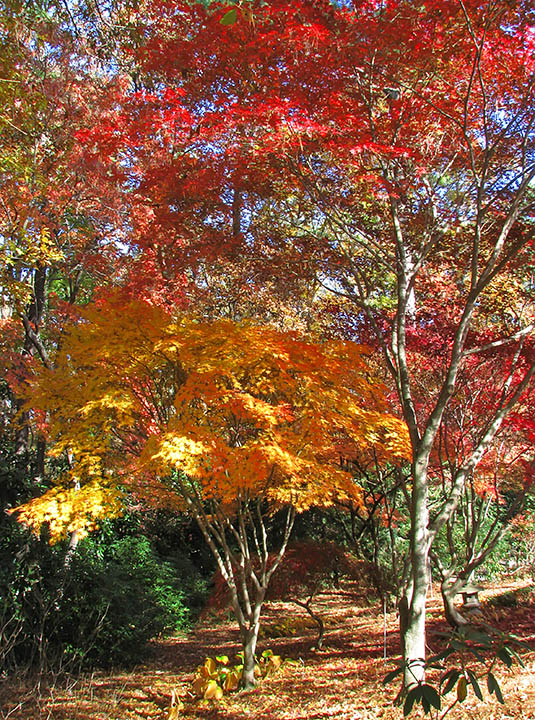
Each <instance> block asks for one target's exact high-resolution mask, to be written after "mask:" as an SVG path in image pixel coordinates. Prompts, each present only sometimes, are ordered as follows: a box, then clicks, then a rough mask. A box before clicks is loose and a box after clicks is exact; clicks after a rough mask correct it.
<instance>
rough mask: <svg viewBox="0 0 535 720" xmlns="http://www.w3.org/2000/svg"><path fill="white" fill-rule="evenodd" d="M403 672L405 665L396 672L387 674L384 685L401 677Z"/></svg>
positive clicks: (392, 671)
mask: <svg viewBox="0 0 535 720" xmlns="http://www.w3.org/2000/svg"><path fill="white" fill-rule="evenodd" d="M402 672H403V665H402V666H401V667H397V668H396V669H395V670H391V671H390V672H389V673H387V674H386V675H385V676H384V678H383V685H388V683H389V682H392V680H393V679H394V678H395V677H397V676H398V675H400V674H401V673H402Z"/></svg>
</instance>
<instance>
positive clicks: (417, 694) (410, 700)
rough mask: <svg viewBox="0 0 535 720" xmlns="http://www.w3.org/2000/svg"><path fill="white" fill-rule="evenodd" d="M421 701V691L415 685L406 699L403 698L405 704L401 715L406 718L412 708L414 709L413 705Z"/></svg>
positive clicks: (419, 687)
mask: <svg viewBox="0 0 535 720" xmlns="http://www.w3.org/2000/svg"><path fill="white" fill-rule="evenodd" d="M421 699H422V690H421V686H420V685H416V687H413V688H412V690H409V692H408V693H407V697H406V698H405V703H404V705H403V715H405V717H407V715H408V714H409V713H410V712H411V710H412V708H413V707H414V703H415V702H416V701H417V700H421Z"/></svg>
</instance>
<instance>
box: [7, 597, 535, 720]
mask: <svg viewBox="0 0 535 720" xmlns="http://www.w3.org/2000/svg"><path fill="white" fill-rule="evenodd" d="M316 609H317V610H318V611H319V612H320V613H321V614H322V616H323V618H324V620H325V624H326V635H325V641H324V647H323V649H322V650H321V651H315V650H313V649H312V645H313V643H314V629H313V627H312V625H311V624H309V623H308V622H307V620H306V615H304V614H303V613H302V611H301V610H298V608H297V607H296V606H295V605H292V604H284V603H273V604H268V605H267V606H266V612H265V615H264V627H265V628H266V630H267V632H268V635H269V634H271V635H280V634H281V633H282V632H285V633H286V636H285V637H264V638H263V639H262V640H261V642H260V648H259V649H260V650H263V649H266V648H272V649H273V650H274V652H276V653H278V654H281V655H282V656H283V657H291V658H293V659H295V660H299V664H298V665H296V666H292V667H288V668H286V669H284V670H283V671H281V672H280V673H278V674H277V675H274V676H272V677H270V678H269V679H267V680H266V681H264V682H263V683H262V684H261V685H260V686H259V687H258V688H256V689H255V690H253V691H250V692H242V693H236V694H233V695H230V696H228V697H226V698H224V699H223V700H222V701H221V702H220V703H218V704H213V703H212V702H211V701H198V700H196V699H194V698H193V697H192V695H191V692H190V686H191V680H192V677H193V674H194V671H195V669H196V667H197V665H198V664H200V663H201V662H202V661H203V660H204V658H205V657H206V656H208V655H219V654H227V655H229V656H232V655H233V654H234V653H235V652H236V651H237V650H238V649H239V642H238V633H237V628H236V626H235V624H234V623H233V622H230V621H229V620H227V619H222V618H221V617H215V616H214V615H210V614H207V615H206V616H205V617H204V618H203V619H202V621H201V622H199V623H198V625H197V626H196V628H195V630H194V631H193V632H192V633H191V634H190V635H189V636H188V637H187V638H168V639H165V640H159V641H157V642H155V643H154V648H153V649H154V652H153V656H152V658H151V659H150V661H149V662H147V663H145V664H143V665H140V666H138V667H136V668H135V669H134V670H132V671H129V672H114V673H103V672H95V673H93V674H91V675H85V676H82V677H80V678H77V679H76V680H70V681H69V682H68V683H67V684H65V683H63V684H60V683H56V685H55V686H53V687H48V688H47V687H44V686H43V687H41V690H40V692H39V693H37V692H35V691H31V692H30V691H28V690H26V691H25V689H24V687H23V686H22V687H21V686H20V685H18V686H15V684H13V683H12V684H11V686H4V688H3V695H4V698H5V702H4V711H3V713H2V714H0V717H1V718H2V720H7V719H8V718H9V719H10V720H45V719H46V720H130V719H135V720H165V719H166V718H167V717H168V714H169V707H170V705H171V699H172V696H173V692H174V693H175V694H176V695H178V696H180V697H181V699H182V701H183V702H184V707H183V708H182V709H181V711H180V713H179V714H178V717H179V718H184V719H185V720H194V719H195V720H199V719H200V718H203V720H204V719H206V720H238V718H240V720H241V719H243V718H247V719H249V720H305V719H306V720H329V719H332V718H336V720H372V719H373V718H384V719H385V720H390V719H393V718H400V717H402V713H401V710H400V709H399V708H395V707H393V706H392V700H393V699H394V696H395V695H396V692H397V687H396V686H395V685H394V684H393V685H392V686H390V687H388V688H386V689H385V688H384V687H383V686H382V683H381V680H382V678H383V676H384V675H385V673H386V672H387V671H388V670H390V669H392V668H393V667H394V662H393V659H395V658H396V657H398V656H399V644H398V637H397V618H396V614H395V612H389V613H387V616H386V637H387V642H386V654H387V661H386V663H385V661H384V657H383V655H384V642H383V640H384V637H383V634H384V627H385V624H384V623H385V618H384V616H383V611H382V606H381V604H380V603H377V602H376V601H375V602H374V601H367V599H366V597H365V594H363V592H362V589H361V588H359V587H358V586H357V585H355V584H348V585H344V586H343V587H342V588H341V589H338V590H332V591H330V592H328V593H324V594H322V595H321V596H320V597H319V598H318V602H317V603H316ZM486 612H487V614H488V619H489V620H490V621H493V622H497V623H498V624H499V625H500V626H501V627H502V628H503V629H506V628H508V627H510V628H511V629H514V631H515V632H516V633H517V634H519V635H523V636H524V637H525V638H526V640H528V641H529V642H530V643H531V646H532V648H535V609H534V608H533V607H531V608H524V607H517V608H503V609H500V608H498V609H493V608H490V607H489V609H488V610H486ZM440 618H441V609H440V603H439V602H438V601H437V599H435V600H433V601H432V602H431V603H430V608H429V644H430V646H431V648H432V649H436V648H437V647H438V645H437V643H438V642H439V641H438V636H437V633H438V632H439V631H440V630H444V629H445V627H444V625H443V623H442V622H441V620H440ZM289 633H294V634H292V635H290V634H289ZM524 660H525V663H526V668H525V669H521V668H520V667H518V666H515V667H514V668H513V669H512V670H511V671H507V670H505V669H504V670H503V671H501V670H500V680H501V685H502V689H503V692H504V695H505V698H506V703H505V705H503V706H502V705H499V704H498V703H497V702H496V700H495V699H494V698H492V699H490V700H487V701H486V702H485V703H483V704H482V703H480V702H479V701H477V699H476V698H475V697H474V696H473V694H472V695H470V693H469V695H468V698H467V699H466V700H465V702H464V703H463V706H462V708H460V709H457V708H456V709H455V710H454V711H453V712H452V713H451V715H450V716H449V717H451V718H452V719H455V720H456V719H457V718H463V720H464V719H465V718H469V719H470V720H489V719H492V720H498V719H501V718H503V719H505V718H514V719H515V720H528V719H529V720H535V652H533V651H526V652H525V653H524ZM451 695H452V698H453V695H454V693H452V694H451Z"/></svg>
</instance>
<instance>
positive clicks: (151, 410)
mask: <svg viewBox="0 0 535 720" xmlns="http://www.w3.org/2000/svg"><path fill="white" fill-rule="evenodd" d="M30 402H31V404H32V406H33V407H38V408H40V409H41V410H42V411H44V412H46V414H47V416H48V434H49V439H50V441H51V448H52V449H51V452H52V453H53V454H55V455H61V454H62V453H69V457H71V458H72V462H71V463H70V467H69V469H68V471H67V472H66V473H65V476H64V477H63V478H62V480H61V483H60V484H61V487H60V488H59V489H58V487H55V488H53V489H52V490H50V491H49V492H48V493H46V494H45V495H44V496H43V497H42V498H38V499H35V500H33V501H31V502H30V503H28V504H26V505H24V506H22V507H20V508H17V510H16V512H17V513H18V516H19V518H20V519H21V520H22V521H23V522H25V523H27V524H28V525H30V526H32V527H34V528H36V529H37V528H38V527H39V526H40V524H41V523H42V522H44V521H48V522H49V525H50V537H51V540H52V541H55V540H57V539H59V538H61V537H63V536H64V535H65V534H66V533H67V532H69V531H72V529H73V527H74V526H76V527H77V529H78V530H80V529H81V530H85V531H87V530H89V529H91V528H92V527H93V526H94V524H95V521H96V520H97V519H98V517H99V516H109V515H113V514H116V513H117V512H118V511H119V507H120V502H119V500H120V498H119V493H120V489H123V490H128V491H132V492H134V493H136V494H137V495H138V496H142V497H144V498H145V499H146V500H149V501H150V502H152V503H154V504H159V505H164V506H169V505H170V504H171V505H173V506H175V507H177V506H179V505H180V504H181V505H182V506H183V507H186V508H188V509H189V510H190V511H191V512H192V513H193V515H194V516H195V518H196V519H197V521H198V522H199V525H200V527H201V530H202V532H203V534H204V536H205V538H206V540H207V542H208V544H209V545H210V548H211V549H212V552H213V554H214V556H215V558H216V560H217V562H218V564H219V567H220V570H221V572H222V573H223V576H224V577H225V580H226V581H227V583H228V584H229V588H230V590H231V595H232V600H233V607H234V610H235V613H236V616H237V619H238V621H239V623H240V628H241V630H242V639H243V642H244V649H245V650H246V655H247V648H248V647H249V650H250V645H251V642H253V645H255V644H256V637H257V633H258V617H259V611H260V607H261V604H262V602H263V598H264V595H265V590H266V589H267V583H268V582H269V578H270V577H271V574H272V573H273V571H274V570H275V568H276V566H277V565H278V563H279V562H280V559H281V558H282V553H283V552H284V548H285V546H286V542H287V539H288V537H289V533H290V531H291V527H292V524H293V518H294V515H295V512H300V511H304V510H307V509H308V508H310V507H312V506H318V505H320V506H326V505H329V504H332V503H333V502H334V500H335V499H339V498H340V497H343V498H352V499H353V501H355V502H358V501H359V499H360V489H359V487H358V486H357V485H356V483H355V482H354V479H353V477H352V475H351V473H350V472H348V471H347V470H345V469H344V467H347V463H346V464H344V463H342V462H341V459H342V458H356V457H359V456H362V455H365V454H367V453H371V452H373V454H374V455H375V456H376V457H378V458H380V459H381V460H382V461H383V462H385V463H387V462H400V461H403V460H406V459H408V458H409V457H410V450H409V442H408V436H407V431H406V427H405V425H404V423H403V422H402V421H400V420H399V419H398V418H396V417H395V416H393V415H392V414H391V413H390V412H388V408H387V405H386V402H385V399H384V388H383V386H382V384H381V382H380V381H379V380H378V379H376V378H374V377H373V375H372V372H371V370H370V368H369V367H368V366H367V364H366V361H365V349H363V348H361V347H359V346H357V345H355V344H354V343H348V342H345V343H344V342H338V341H336V342H335V341H326V342H313V341H311V340H309V339H307V338H305V337H302V336H300V335H298V334H296V333H284V332H280V331H277V330H275V329H273V328H271V327H265V326H255V325H251V324H246V323H244V324H239V323H234V322H231V321H229V320H219V321H215V322H210V323H204V322H199V321H195V320H194V319H192V318H190V317H187V316H186V317H183V318H181V319H180V320H179V321H174V320H173V319H172V318H171V317H170V315H168V314H167V313H166V312H164V311H163V310H162V309H160V308H156V307H153V306H150V305H147V304H144V303H141V302H130V303H128V304H126V305H125V304H123V303H121V302H120V301H119V300H117V301H116V302H110V303H108V305H106V306H105V307H92V308H89V309H88V310H87V311H86V313H85V315H84V317H83V320H82V321H81V322H80V323H79V324H78V325H76V326H73V327H72V328H71V329H70V330H69V332H68V334H67V336H66V338H65V340H64V342H63V344H62V347H61V350H60V352H59V354H58V357H57V360H56V364H55V368H54V369H53V370H50V369H46V368H42V369H40V370H39V371H38V374H37V375H36V377H35V380H34V383H33V387H32V390H31V399H30ZM82 498H84V500H82ZM89 498H91V500H89ZM280 509H285V511H286V513H287V514H286V524H285V528H286V529H285V532H284V539H283V542H282V545H281V547H280V548H279V550H278V553H277V554H275V556H273V555H270V554H269V552H268V540H267V535H268V533H267V526H266V518H271V517H273V514H274V513H275V512H276V511H277V510H280ZM236 547H237V548H238V549H237V550H236ZM253 555H254V556H255V558H256V559H254V558H253ZM251 638H253V640H254V641H252V640H251ZM248 654H249V656H250V652H249V653H248ZM253 655H254V650H253ZM244 672H245V670H244ZM251 672H252V671H251ZM244 677H245V676H244ZM251 677H252V678H253V681H254V673H253V675H251ZM246 684H247V678H246Z"/></svg>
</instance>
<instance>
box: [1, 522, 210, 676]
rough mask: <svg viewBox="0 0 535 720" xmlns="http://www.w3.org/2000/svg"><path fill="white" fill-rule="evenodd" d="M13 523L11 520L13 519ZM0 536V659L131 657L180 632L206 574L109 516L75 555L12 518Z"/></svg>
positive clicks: (90, 662)
mask: <svg viewBox="0 0 535 720" xmlns="http://www.w3.org/2000/svg"><path fill="white" fill-rule="evenodd" d="M7 524H9V527H7ZM7 524H6V523H4V525H3V528H2V529H3V533H2V536H1V537H0V556H1V557H0V568H1V570H0V598H1V600H0V603H1V605H0V622H1V626H0V660H2V661H3V665H4V666H5V667H7V668H9V667H10V666H11V667H12V668H13V667H16V666H19V665H20V664H21V663H23V664H25V665H31V666H38V667H39V669H40V670H48V669H58V668H59V667H65V664H66V663H67V667H68V668H69V669H71V668H73V667H82V666H83V667H88V666H109V665H115V664H120V665H128V664H132V663H135V662H137V661H138V660H139V659H140V657H141V656H142V655H143V654H144V652H145V650H146V649H147V643H148V641H149V640H150V639H151V638H153V637H156V636H158V635H159V634H161V633H163V632H165V631H177V630H184V629H185V628H186V627H187V626H188V624H189V623H190V622H191V619H192V606H195V605H199V604H200V601H201V597H202V596H203V591H204V582H203V580H202V578H201V577H200V576H199V573H198V572H197V571H196V569H195V568H194V567H193V565H192V564H191V562H190V561H189V559H188V558H187V557H184V556H178V557H177V558H176V559H174V558H165V559H162V558H161V557H159V556H158V554H157V553H156V552H155V551H154V549H153V548H152V546H151V542H150V540H149V539H148V538H147V537H144V536H128V535H127V536H126V537H117V534H116V532H115V531H114V528H113V526H112V524H110V525H109V526H108V527H107V528H105V530H103V531H101V532H99V533H97V534H96V535H95V536H94V537H90V538H87V539H85V540H84V541H82V542H81V543H80V544H79V546H78V548H77V550H76V552H75V553H74V554H73V555H72V557H71V560H70V562H69V563H67V564H66V563H65V558H66V550H67V548H66V545H65V544H60V545H58V546H54V547H50V546H49V545H48V543H47V541H46V533H44V535H43V537H42V538H41V539H40V540H36V539H35V538H32V537H31V536H30V535H29V534H28V533H27V532H26V531H24V529H22V528H19V527H18V526H16V525H15V524H14V523H13V522H12V521H10V522H9V523H7Z"/></svg>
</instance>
